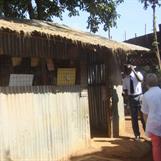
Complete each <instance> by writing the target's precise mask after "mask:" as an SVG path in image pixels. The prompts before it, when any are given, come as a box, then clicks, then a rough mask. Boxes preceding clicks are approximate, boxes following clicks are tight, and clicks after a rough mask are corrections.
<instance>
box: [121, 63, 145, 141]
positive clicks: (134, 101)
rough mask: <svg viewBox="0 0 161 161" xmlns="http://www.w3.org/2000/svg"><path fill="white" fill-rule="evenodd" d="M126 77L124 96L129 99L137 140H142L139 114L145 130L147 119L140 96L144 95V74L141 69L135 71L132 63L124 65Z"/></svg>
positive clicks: (124, 80)
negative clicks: (144, 116)
mask: <svg viewBox="0 0 161 161" xmlns="http://www.w3.org/2000/svg"><path fill="white" fill-rule="evenodd" d="M124 73H125V75H126V76H125V78H124V79H123V97H126V98H127V99H128V101H129V106H130V113H131V120H132V128H133V132H134V135H135V139H136V140H140V130H139V124H138V114H140V120H141V122H142V126H143V129H144V130H145V121H144V119H143V114H142V112H141V111H140V109H141V104H140V96H141V95H142V81H143V75H142V74H141V72H139V71H135V66H133V65H130V64H125V65H124Z"/></svg>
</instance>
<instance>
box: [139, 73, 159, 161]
mask: <svg viewBox="0 0 161 161" xmlns="http://www.w3.org/2000/svg"><path fill="white" fill-rule="evenodd" d="M157 82H158V80H157V76H156V75H155V74H153V73H149V74H147V76H146V80H145V83H146V86H147V88H148V91H147V92H145V93H144V95H143V97H142V108H141V111H142V112H143V113H144V119H145V121H146V134H147V135H148V136H149V137H150V138H151V140H152V146H153V150H152V151H153V159H154V161H161V89H160V88H159V87H158V86H157Z"/></svg>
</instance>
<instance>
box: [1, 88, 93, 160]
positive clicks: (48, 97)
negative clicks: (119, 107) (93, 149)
mask: <svg viewBox="0 0 161 161" xmlns="http://www.w3.org/2000/svg"><path fill="white" fill-rule="evenodd" d="M87 99H88V98H87V95H83V96H82V97H81V91H80V87H79V86H73V87H67V88H65V87H47V86H46V87H45V86H44V87H6V88H0V160H1V161H2V160H8V161H9V160H12V161H22V160H23V161H24V160H30V161H31V160H34V161H41V160H43V161H44V160H47V161H50V160H52V161H59V160H66V159H67V157H69V155H70V154H72V153H73V152H75V151H76V150H79V149H81V148H84V147H87V146H88V145H89V140H90V129H89V112H88V101H87Z"/></svg>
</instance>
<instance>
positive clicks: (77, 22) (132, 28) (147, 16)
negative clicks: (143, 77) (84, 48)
mask: <svg viewBox="0 0 161 161" xmlns="http://www.w3.org/2000/svg"><path fill="white" fill-rule="evenodd" d="M117 11H118V13H119V14H120V15H121V16H120V18H119V19H118V20H117V28H112V29H111V37H112V39H113V40H116V41H124V40H125V38H126V40H127V39H130V38H133V37H135V35H137V36H141V35H144V34H145V31H146V33H147V34H148V33H151V32H152V29H153V23H152V9H151V7H149V8H148V9H147V10H144V9H143V4H141V3H139V0H124V3H122V4H121V5H120V6H119V7H118V8H117ZM87 17H88V14H87V13H85V12H81V13H80V16H77V17H72V18H69V17H68V16H67V13H65V14H64V15H63V21H60V20H58V19H54V22H58V23H61V24H65V25H67V26H69V27H72V28H75V29H79V30H82V31H88V32H89V30H87V28H86V26H87V23H86V21H87ZM156 21H157V30H159V28H158V24H161V7H160V8H159V7H157V8H156ZM145 26H146V27H145ZM145 28H146V30H145ZM96 34H97V35H101V36H104V37H108V33H107V32H104V31H103V29H101V28H100V30H99V32H97V33H96Z"/></svg>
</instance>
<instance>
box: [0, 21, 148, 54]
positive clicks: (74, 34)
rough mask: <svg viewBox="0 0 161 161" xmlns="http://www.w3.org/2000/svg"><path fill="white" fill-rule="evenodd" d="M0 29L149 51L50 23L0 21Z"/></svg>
mask: <svg viewBox="0 0 161 161" xmlns="http://www.w3.org/2000/svg"><path fill="white" fill-rule="evenodd" d="M0 29H1V30H3V29H5V30H6V29H8V30H10V31H13V32H18V33H20V32H23V33H24V34H27V35H31V34H32V33H33V32H37V33H40V34H45V35H46V36H48V37H50V36H59V37H62V39H64V38H65V39H68V40H71V41H72V42H73V43H77V42H79V43H82V44H83V45H98V46H100V47H106V48H108V49H112V50H117V49H122V50H125V51H137V50H139V51H148V50H149V49H147V48H143V47H140V46H137V45H131V44H128V43H121V42H116V41H113V40H108V39H107V38H104V37H101V36H97V35H94V34H91V33H87V32H82V31H78V30H74V29H72V28H69V27H67V26H65V25H59V24H57V23H51V22H46V21H39V20H11V19H0Z"/></svg>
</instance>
